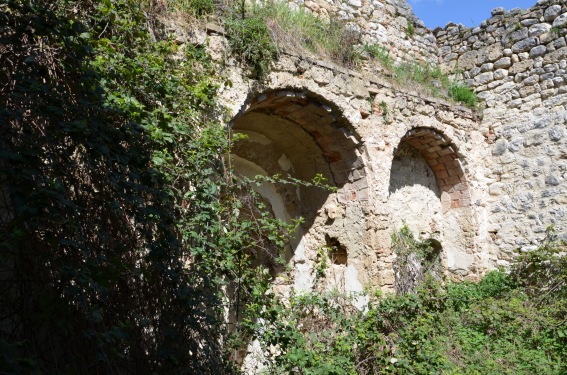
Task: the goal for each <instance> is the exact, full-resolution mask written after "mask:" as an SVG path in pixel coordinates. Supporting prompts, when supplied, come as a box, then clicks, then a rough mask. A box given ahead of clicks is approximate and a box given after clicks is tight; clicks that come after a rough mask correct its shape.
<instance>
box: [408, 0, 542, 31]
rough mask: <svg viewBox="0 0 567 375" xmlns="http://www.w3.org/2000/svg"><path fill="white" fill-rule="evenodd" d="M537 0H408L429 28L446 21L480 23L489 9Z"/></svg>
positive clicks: (524, 6)
mask: <svg viewBox="0 0 567 375" xmlns="http://www.w3.org/2000/svg"><path fill="white" fill-rule="evenodd" d="M536 2H537V0H408V3H409V4H410V5H411V7H412V9H413V12H414V13H415V15H416V16H418V17H419V18H421V19H422V20H423V22H425V25H426V26H427V27H429V28H430V29H434V28H436V27H437V26H441V27H444V26H445V25H446V24H447V23H448V22H454V23H462V24H463V25H465V26H468V27H474V26H478V25H480V23H481V22H482V21H484V20H486V19H488V18H490V11H491V10H492V9H494V8H498V7H503V8H505V9H506V10H510V9H513V8H522V9H527V8H531V7H532V6H534V5H535V3H536Z"/></svg>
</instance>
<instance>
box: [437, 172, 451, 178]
mask: <svg viewBox="0 0 567 375" xmlns="http://www.w3.org/2000/svg"><path fill="white" fill-rule="evenodd" d="M435 175H436V176H437V178H446V177H449V173H447V171H439V172H437V173H436V174H435Z"/></svg>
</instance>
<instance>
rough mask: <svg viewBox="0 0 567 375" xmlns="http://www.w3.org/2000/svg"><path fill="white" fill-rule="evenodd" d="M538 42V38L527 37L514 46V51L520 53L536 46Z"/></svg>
mask: <svg viewBox="0 0 567 375" xmlns="http://www.w3.org/2000/svg"><path fill="white" fill-rule="evenodd" d="M537 44H538V40H537V38H527V39H523V40H521V41H519V42H517V43H515V44H514V45H513V46H512V52H514V53H519V52H524V51H528V50H529V49H531V48H532V47H535V46H536V45H537Z"/></svg>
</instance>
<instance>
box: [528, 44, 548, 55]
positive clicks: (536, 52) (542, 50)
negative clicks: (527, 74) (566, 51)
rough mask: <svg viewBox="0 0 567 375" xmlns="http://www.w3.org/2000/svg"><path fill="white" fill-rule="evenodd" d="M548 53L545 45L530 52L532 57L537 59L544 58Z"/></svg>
mask: <svg viewBox="0 0 567 375" xmlns="http://www.w3.org/2000/svg"><path fill="white" fill-rule="evenodd" d="M546 51H547V48H546V47H545V46H544V45H539V46H536V47H534V48H532V49H531V50H530V57H531V58H535V57H538V56H542V55H544V54H545V52H546Z"/></svg>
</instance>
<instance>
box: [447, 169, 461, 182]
mask: <svg viewBox="0 0 567 375" xmlns="http://www.w3.org/2000/svg"><path fill="white" fill-rule="evenodd" d="M447 172H448V173H449V176H457V177H458V176H461V175H462V174H463V172H462V171H461V168H453V169H447ZM459 180H460V179H459Z"/></svg>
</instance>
